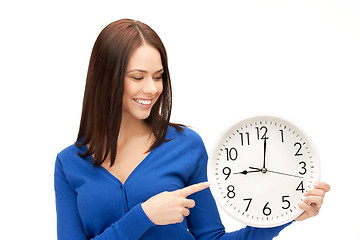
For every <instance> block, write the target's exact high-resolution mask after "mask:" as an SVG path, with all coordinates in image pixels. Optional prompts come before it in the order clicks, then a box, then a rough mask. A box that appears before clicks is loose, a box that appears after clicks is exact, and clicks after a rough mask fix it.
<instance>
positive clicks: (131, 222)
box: [54, 157, 154, 240]
mask: <svg viewBox="0 0 360 240" xmlns="http://www.w3.org/2000/svg"><path fill="white" fill-rule="evenodd" d="M54 187H55V196H56V212H57V233H58V239H59V240H69V239H71V240H87V239H94V240H114V239H126V240H136V239H139V238H140V237H141V236H142V235H143V234H144V233H145V232H146V231H147V230H148V229H149V228H151V227H152V226H154V224H153V223H152V222H151V221H150V219H149V218H148V217H147V216H146V214H145V213H144V211H143V209H142V207H141V204H138V205H136V206H135V207H133V208H132V209H131V210H130V211H129V212H128V213H127V214H126V215H125V216H123V217H122V218H121V219H119V220H118V221H117V222H115V223H113V224H112V225H111V226H109V227H108V228H106V229H105V230H104V231H103V233H101V234H100V235H98V236H96V237H94V238H89V237H87V236H86V234H85V232H84V228H83V224H82V221H81V218H80V216H79V212H78V208H77V193H76V191H75V190H74V189H73V188H72V186H71V184H70V183H69V182H68V180H67V179H66V175H65V173H64V170H63V167H62V164H61V160H60V159H59V157H58V158H57V159H56V163H55V174H54Z"/></svg>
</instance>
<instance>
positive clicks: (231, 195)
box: [226, 185, 235, 198]
mask: <svg viewBox="0 0 360 240" xmlns="http://www.w3.org/2000/svg"><path fill="white" fill-rule="evenodd" d="M227 190H228V193H227V194H226V195H227V196H228V198H234V197H235V192H234V190H235V187H234V186H233V185H229V186H228V187H227Z"/></svg>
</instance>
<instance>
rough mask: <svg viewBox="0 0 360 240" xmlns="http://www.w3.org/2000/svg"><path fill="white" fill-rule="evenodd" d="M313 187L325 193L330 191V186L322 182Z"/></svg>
mask: <svg viewBox="0 0 360 240" xmlns="http://www.w3.org/2000/svg"><path fill="white" fill-rule="evenodd" d="M314 187H315V188H318V189H322V190H324V191H325V192H328V191H330V185H329V184H327V183H324V182H317V183H315V184H314Z"/></svg>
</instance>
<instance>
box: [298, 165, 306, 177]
mask: <svg viewBox="0 0 360 240" xmlns="http://www.w3.org/2000/svg"><path fill="white" fill-rule="evenodd" d="M300 164H303V165H304V166H302V167H301V169H304V172H299V173H300V174H301V175H304V174H305V173H306V172H307V170H306V168H305V167H306V163H305V162H299V165H300Z"/></svg>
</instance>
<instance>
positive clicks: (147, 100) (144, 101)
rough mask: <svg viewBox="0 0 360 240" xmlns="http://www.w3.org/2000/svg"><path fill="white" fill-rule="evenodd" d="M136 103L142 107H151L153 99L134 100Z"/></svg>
mask: <svg viewBox="0 0 360 240" xmlns="http://www.w3.org/2000/svg"><path fill="white" fill-rule="evenodd" d="M134 101H135V102H137V103H140V104H142V105H150V104H151V99H140V98H134Z"/></svg>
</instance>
